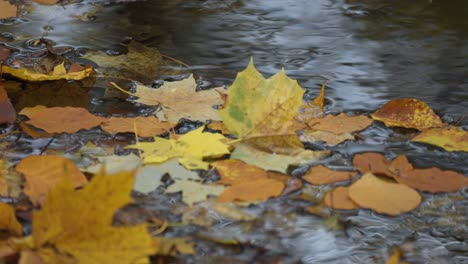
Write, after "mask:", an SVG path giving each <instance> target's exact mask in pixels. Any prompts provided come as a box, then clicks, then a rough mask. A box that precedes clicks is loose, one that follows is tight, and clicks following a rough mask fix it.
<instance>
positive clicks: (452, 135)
mask: <svg viewBox="0 0 468 264" xmlns="http://www.w3.org/2000/svg"><path fill="white" fill-rule="evenodd" d="M411 141H414V142H421V143H426V144H431V145H435V146H438V147H441V148H443V149H445V150H447V151H465V152H468V132H467V131H465V130H464V129H463V128H461V127H448V128H431V129H427V130H424V131H422V132H421V134H419V135H417V136H416V137H414V138H413V139H411Z"/></svg>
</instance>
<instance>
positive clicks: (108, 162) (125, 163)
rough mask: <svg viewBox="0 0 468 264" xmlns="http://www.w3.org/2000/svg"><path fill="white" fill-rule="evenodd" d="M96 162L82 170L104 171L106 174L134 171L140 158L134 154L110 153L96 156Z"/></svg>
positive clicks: (91, 171) (138, 164)
mask: <svg viewBox="0 0 468 264" xmlns="http://www.w3.org/2000/svg"><path fill="white" fill-rule="evenodd" d="M97 160H98V162H97V164H94V165H91V166H88V167H87V168H86V169H83V170H82V171H85V172H90V173H98V172H101V171H105V172H106V173H107V174H115V173H118V172H121V171H134V170H136V169H137V168H138V167H139V166H140V161H141V160H140V158H139V157H138V156H136V155H135V154H133V153H132V154H130V155H126V156H118V155H110V156H103V157H97Z"/></svg>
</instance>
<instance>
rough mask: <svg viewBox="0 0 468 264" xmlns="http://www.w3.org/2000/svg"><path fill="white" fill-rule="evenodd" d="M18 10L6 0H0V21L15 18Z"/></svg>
mask: <svg viewBox="0 0 468 264" xmlns="http://www.w3.org/2000/svg"><path fill="white" fill-rule="evenodd" d="M17 11H18V8H17V7H16V6H15V5H12V4H10V2H9V1H7V0H0V19H5V18H10V17H15V16H16V12H17Z"/></svg>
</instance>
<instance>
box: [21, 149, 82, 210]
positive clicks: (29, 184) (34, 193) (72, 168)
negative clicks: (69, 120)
mask: <svg viewBox="0 0 468 264" xmlns="http://www.w3.org/2000/svg"><path fill="white" fill-rule="evenodd" d="M16 171H18V172H21V173H23V174H24V177H25V179H26V186H25V187H24V193H25V194H26V195H27V196H28V197H29V199H30V200H31V201H32V202H33V203H34V204H35V205H39V204H42V203H43V202H44V199H45V196H46V193H47V192H48V191H49V190H50V189H51V188H52V187H54V186H55V185H57V184H58V183H59V182H61V181H62V180H63V179H64V178H65V177H67V176H71V177H72V178H73V182H74V186H75V188H76V187H81V186H83V185H85V184H86V183H87V182H88V181H87V179H86V177H85V176H84V175H83V174H82V173H81V171H80V170H79V169H78V168H77V167H76V165H75V164H74V163H73V162H72V161H70V160H68V159H66V158H64V157H60V156H52V155H43V156H29V157H27V158H24V159H22V160H21V161H20V162H19V163H18V164H17V165H16Z"/></svg>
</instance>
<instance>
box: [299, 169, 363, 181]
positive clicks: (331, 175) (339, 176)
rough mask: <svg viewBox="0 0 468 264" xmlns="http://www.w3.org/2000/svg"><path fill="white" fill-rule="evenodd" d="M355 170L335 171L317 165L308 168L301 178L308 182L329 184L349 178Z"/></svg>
mask: <svg viewBox="0 0 468 264" xmlns="http://www.w3.org/2000/svg"><path fill="white" fill-rule="evenodd" d="M355 174H356V172H353V171H335V170H330V169H329V168H327V167H325V166H323V165H318V166H315V167H312V168H310V169H309V170H308V171H307V172H306V174H305V175H304V176H302V179H304V180H305V181H306V182H308V183H310V184H316V185H320V184H330V183H335V182H339V181H346V180H349V179H350V178H351V177H352V176H353V175H355Z"/></svg>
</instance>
